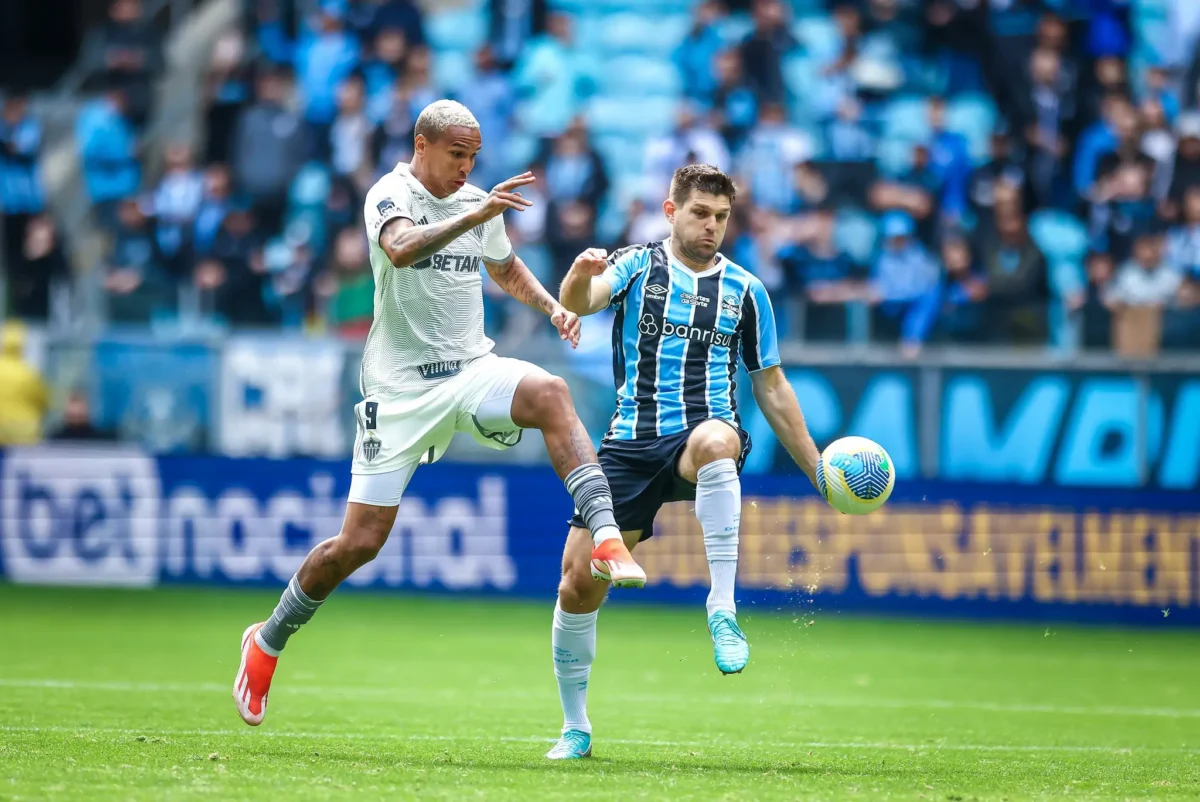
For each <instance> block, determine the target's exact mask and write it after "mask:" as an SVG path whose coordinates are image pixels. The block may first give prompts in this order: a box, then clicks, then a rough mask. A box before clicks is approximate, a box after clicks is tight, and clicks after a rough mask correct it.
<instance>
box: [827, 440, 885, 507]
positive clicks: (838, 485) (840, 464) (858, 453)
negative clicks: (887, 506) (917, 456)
mask: <svg viewBox="0 0 1200 802" xmlns="http://www.w3.org/2000/svg"><path fill="white" fill-rule="evenodd" d="M895 486H896V469H895V466H894V465H893V464H892V458H891V457H889V456H888V453H887V452H886V451H884V449H883V446H881V445H879V443H876V442H875V441H874V440H868V439H867V438H865V437H843V438H841V439H840V440H834V441H833V442H832V443H830V444H829V445H828V446H826V447H825V451H823V452H822V453H821V462H820V463H819V464H818V465H817V489H818V490H820V491H821V495H823V496H824V497H825V500H826V501H828V502H829V505H830V506H831V507H833V508H834V509H835V510H837V511H838V512H844V513H846V514H847V515H866V514H867V513H868V512H874V511H875V510H877V509H879V508H880V507H882V506H883V503H884V502H885V501H887V500H888V497H889V496H891V495H892V488H894V487H895Z"/></svg>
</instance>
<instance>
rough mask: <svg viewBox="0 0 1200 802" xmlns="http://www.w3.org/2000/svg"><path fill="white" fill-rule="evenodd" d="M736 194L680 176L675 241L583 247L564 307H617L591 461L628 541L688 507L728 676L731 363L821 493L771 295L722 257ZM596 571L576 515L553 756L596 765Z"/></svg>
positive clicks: (733, 463) (683, 172)
mask: <svg viewBox="0 0 1200 802" xmlns="http://www.w3.org/2000/svg"><path fill="white" fill-rule="evenodd" d="M735 196H736V187H735V186H734V183H733V181H732V179H730V178H729V177H728V176H726V175H725V174H724V173H722V172H721V171H720V170H718V169H716V168H715V167H711V166H709V165H704V164H693V165H689V166H687V167H683V168H680V169H679V170H677V171H676V173H675V175H674V177H673V179H672V181H671V190H670V196H669V197H668V198H667V200H665V201H664V202H663V212H664V213H665V214H666V216H667V219H668V220H669V221H670V223H671V236H670V238H669V239H667V240H665V241H663V242H654V243H651V244H649V245H634V246H631V247H628V248H624V249H622V250H620V251H617V252H616V253H614V254H612V255H611V256H610V255H608V254H607V253H605V252H604V251H603V250H600V249H595V248H593V249H589V250H587V251H585V252H584V253H582V254H580V256H579V257H578V258H577V259H576V260H575V262H574V264H572V265H571V269H570V271H569V272H568V274H567V277H566V279H565V280H564V281H563V284H562V289H561V291H560V294H559V300H560V302H561V303H562V305H563V306H564V307H565V308H566V309H568V310H570V311H572V312H574V313H576V314H577V315H580V316H582V315H591V314H595V313H596V312H599V311H600V310H602V309H605V308H608V307H612V308H613V309H614V311H615V313H616V315H615V319H614V322H613V352H614V353H613V371H614V374H615V376H614V378H615V380H616V384H617V411H616V414H615V415H614V416H613V419H612V424H611V426H610V427H609V430H608V433H607V434H606V435H605V438H604V443H603V444H602V445H601V447H600V451H599V461H600V465H601V467H602V468H603V470H604V473H605V475H606V476H607V477H608V482H609V487H610V488H611V490H612V494H613V510H614V512H615V514H616V519H617V525H618V526H619V527H620V528H621V534H622V536H623V538H624V540H625V544H626V545H627V546H628V547H629V548H630V549H632V548H634V547H635V546H636V545H637V543H638V542H640V541H641V540H644V539H645V538H648V537H650V536H651V535H652V534H653V524H654V517H655V515H656V514H657V513H658V510H659V508H660V507H661V506H662V505H663V504H664V503H666V502H670V501H685V500H692V499H694V500H695V502H696V517H697V518H698V519H699V521H700V526H701V529H702V531H703V533H704V549H705V553H706V555H707V557H708V565H709V573H710V577H711V580H712V588H711V590H710V592H709V595H708V605H707V607H708V628H709V632H710V634H711V635H712V640H713V652H714V660H715V661H716V664H717V668H719V669H720V670H721V672H722V673H724V674H736V673H739V672H741V670H742V669H743V668H745V667H746V663H747V661H748V660H749V659H750V647H749V645H748V644H747V642H746V636H745V635H744V634H743V633H742V630H741V629H740V628H739V627H738V623H737V610H736V606H735V604H734V579H735V576H736V574H737V558H738V526H739V522H740V520H741V506H742V491H741V482H740V479H739V473H740V471H741V468H742V465H743V463H744V462H745V459H746V456H747V454H749V452H750V437H749V435H748V434H747V433H746V432H745V430H743V429H742V428H741V426H740V424H739V420H738V415H737V408H736V403H735V400H734V374H735V373H736V371H737V367H738V359H739V355H740V358H741V360H742V363H743V364H744V365H745V367H746V370H747V372H748V373H749V374H750V380H751V383H752V388H753V391H754V397H755V399H756V400H757V401H758V404H759V407H760V408H761V409H762V412H763V415H764V416H765V417H766V419H767V421H768V422H769V423H770V425H771V428H772V429H773V430H774V431H775V433H776V435H777V436H778V437H779V440H780V442H781V443H783V445H784V447H785V448H787V450H788V452H789V453H790V454H791V455H792V458H793V459H795V461H796V464H797V465H799V466H800V468H801V470H803V471H804V473H805V474H806V475H807V476H808V478H809V479H810V480H811V481H812V482H813V484H814V486H815V485H816V473H817V463H818V461H819V460H820V453H819V452H818V451H817V447H816V444H815V443H813V439H812V437H811V436H810V435H809V433H808V427H807V425H806V424H805V422H804V416H803V414H801V412H800V405H799V403H798V402H797V401H796V395H795V393H794V392H793V391H792V388H791V385H790V384H789V383H788V381H787V378H786V377H785V376H784V374H783V370H782V368H780V360H779V347H778V341H777V337H776V332H775V316H774V313H773V312H772V310H771V301H770V298H769V297H768V296H767V291H766V288H765V287H764V286H763V284H762V282H761V281H759V280H758V278H756V277H755V276H754V275H752V274H751V273H750V272H749V271H747V270H746V269H744V268H742V267H740V266H739V265H736V264H734V263H733V262H730V261H729V260H728V259H726V258H725V257H724V256H722V255H721V254H720V253H718V249H719V248H720V247H721V242H722V240H723V239H724V237H725V228H726V226H727V224H728V222H729V214H730V210H731V207H732V204H733V201H734V199H735ZM604 579H605V577H604V575H603V572H602V571H601V570H598V569H597V567H596V566H594V565H593V564H592V538H591V535H590V534H589V533H588V531H587V529H585V528H584V522H583V521H582V520H581V519H580V518H579V516H578V515H577V516H575V518H574V519H573V520H572V521H571V531H570V534H569V535H568V536H567V544H566V548H565V550H564V554H563V576H562V582H561V583H560V584H559V588H558V603H557V604H556V605H555V608H554V626H553V631H552V639H553V655H554V673H555V675H556V677H557V679H558V688H559V698H560V700H561V702H562V707H563V719H564V721H563V728H562V735H561V737H560V739H559V741H558V743H557V744H555V746H554V748H553V749H551V750H550V752H549V753H548V754H547V755H546V756H547V757H548V758H551V759H556V760H557V759H572V758H582V757H588V756H589V755H591V751H592V738H591V732H592V727H591V723H590V722H589V721H588V717H587V685H588V678H589V675H590V673H591V667H592V661H593V660H594V659H595V655H596V616H597V613H598V611H599V609H600V605H601V604H602V603H603V601H604V597H605V594H606V593H607V590H608V587H607V584H606V583H605V582H603V581H597V580H604Z"/></svg>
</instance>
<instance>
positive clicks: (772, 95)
mask: <svg viewBox="0 0 1200 802" xmlns="http://www.w3.org/2000/svg"><path fill="white" fill-rule="evenodd" d="M751 14H752V15H753V20H754V29H753V30H752V31H751V32H750V35H749V36H748V37H747V38H746V41H744V42H742V45H741V48H740V49H739V52H740V55H741V59H742V67H743V69H744V70H745V73H746V78H747V79H748V80H749V81H750V85H751V86H752V87H753V88H754V91H755V92H756V93H757V95H758V97H759V98H760V99H761V100H762V101H763V102H767V103H782V102H783V100H784V96H785V94H786V89H787V87H786V86H785V85H784V83H783V69H782V66H781V65H782V61H783V57H784V56H786V55H787V54H788V53H790V52H791V51H792V50H793V49H795V48H796V47H797V46H798V44H799V43H798V42H797V41H796V37H794V36H793V35H792V32H791V30H789V29H788V24H787V23H788V20H787V11H786V10H785V9H784V7H783V3H782V2H781V1H780V0H754V5H753V6H752V11H751Z"/></svg>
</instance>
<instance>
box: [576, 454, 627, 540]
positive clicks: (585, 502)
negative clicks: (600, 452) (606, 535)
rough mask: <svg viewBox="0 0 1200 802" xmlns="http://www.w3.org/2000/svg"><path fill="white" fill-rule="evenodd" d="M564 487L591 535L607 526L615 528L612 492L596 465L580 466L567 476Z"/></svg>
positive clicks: (591, 463) (593, 463)
mask: <svg viewBox="0 0 1200 802" xmlns="http://www.w3.org/2000/svg"><path fill="white" fill-rule="evenodd" d="M566 485H567V492H568V493H570V494H571V497H572V498H574V499H575V508H576V509H578V510H579V517H581V518H583V522H584V523H585V524H587V528H588V529H590V530H592V534H593V535H595V533H596V532H597V531H598V530H600V529H602V528H604V527H607V526H611V527H612V528H614V529H616V528H617V518H616V516H615V515H613V501H612V491H611V490H609V489H608V479H607V477H605V475H604V471H602V470H600V466H599V465H598V464H596V463H595V462H590V463H588V464H586V465H580V466H579V467H578V468H576V469H575V470H573V471H571V472H570V473H569V474H567V478H566Z"/></svg>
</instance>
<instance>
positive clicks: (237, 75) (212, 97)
mask: <svg viewBox="0 0 1200 802" xmlns="http://www.w3.org/2000/svg"><path fill="white" fill-rule="evenodd" d="M252 92H253V83H252V82H251V78H250V68H249V67H248V66H247V64H246V42H245V40H244V39H243V38H242V34H241V33H240V32H238V31H226V32H225V33H223V34H222V35H221V36H220V37H218V39H217V41H216V42H215V43H214V44H213V51H212V57H211V58H210V59H209V64H208V73H207V75H205V79H204V95H205V113H204V130H205V134H206V136H207V140H206V144H205V149H204V161H205V163H212V162H227V161H229V158H230V146H231V144H232V142H233V132H234V127H235V126H236V125H237V120H238V117H239V116H240V115H241V113H242V109H243V108H244V107H245V106H246V104H247V103H249V102H250V100H251V95H252Z"/></svg>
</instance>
